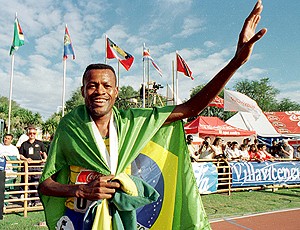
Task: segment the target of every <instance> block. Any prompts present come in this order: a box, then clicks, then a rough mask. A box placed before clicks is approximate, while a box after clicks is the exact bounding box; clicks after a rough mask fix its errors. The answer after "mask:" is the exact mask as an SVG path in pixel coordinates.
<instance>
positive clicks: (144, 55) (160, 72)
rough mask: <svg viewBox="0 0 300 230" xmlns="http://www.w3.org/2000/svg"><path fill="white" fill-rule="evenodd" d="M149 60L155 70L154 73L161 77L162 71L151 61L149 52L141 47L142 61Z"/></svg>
mask: <svg viewBox="0 0 300 230" xmlns="http://www.w3.org/2000/svg"><path fill="white" fill-rule="evenodd" d="M147 59H148V60H150V61H151V63H152V65H153V67H154V68H155V69H156V71H157V72H158V73H159V75H160V76H161V77H162V71H161V69H160V68H159V66H158V65H157V64H156V63H155V61H154V60H153V58H152V57H151V55H150V52H149V51H148V50H147V49H146V47H145V46H144V47H143V60H147Z"/></svg>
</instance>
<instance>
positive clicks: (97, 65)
mask: <svg viewBox="0 0 300 230" xmlns="http://www.w3.org/2000/svg"><path fill="white" fill-rule="evenodd" d="M92 69H109V70H111V71H112V72H113V74H114V76H115V80H116V83H117V78H116V72H115V70H114V68H113V67H112V66H110V65H107V64H103V63H95V64H90V65H88V66H87V67H86V69H85V71H84V73H83V76H82V85H84V79H85V78H86V77H87V72H88V71H89V70H92Z"/></svg>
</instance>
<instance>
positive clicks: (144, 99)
mask: <svg viewBox="0 0 300 230" xmlns="http://www.w3.org/2000/svg"><path fill="white" fill-rule="evenodd" d="M145 46H146V45H145V43H144V46H143V56H144V49H145ZM145 78H146V70H145V58H143V85H142V90H143V108H145V107H146V85H145Z"/></svg>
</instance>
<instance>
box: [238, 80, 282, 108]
mask: <svg viewBox="0 0 300 230" xmlns="http://www.w3.org/2000/svg"><path fill="white" fill-rule="evenodd" d="M233 88H234V90H235V91H238V92H240V93H242V94H245V95H247V96H248V97H250V98H251V99H253V100H254V101H256V103H257V105H258V106H259V107H260V108H261V109H262V111H275V110H276V104H277V100H276V96H277V95H278V94H279V90H278V89H276V88H274V87H273V86H272V85H271V84H270V79H269V78H267V77H265V78H262V79H260V80H257V81H255V80H252V81H249V80H247V79H244V80H241V81H239V82H237V83H236V84H235V85H234V86H233Z"/></svg>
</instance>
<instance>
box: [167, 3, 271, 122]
mask: <svg viewBox="0 0 300 230" xmlns="http://www.w3.org/2000/svg"><path fill="white" fill-rule="evenodd" d="M262 9H263V6H262V3H261V0H258V1H257V3H256V4H255V6H254V8H253V10H252V11H251V13H250V14H249V16H248V17H247V18H246V20H245V22H244V25H243V28H242V30H241V32H240V35H239V40H238V44H237V49H236V53H235V55H234V57H233V58H232V59H231V61H230V62H229V63H228V64H227V65H226V66H225V67H224V68H223V69H222V70H221V71H220V72H219V73H218V74H217V75H216V76H215V77H214V78H213V79H212V80H211V81H210V82H209V83H208V84H207V85H206V86H205V87H204V88H203V89H202V90H201V91H200V92H198V93H197V94H196V95H195V96H194V97H192V98H191V99H189V100H188V101H187V102H185V103H183V104H180V105H177V106H176V107H175V109H174V110H173V112H172V113H171V114H170V116H169V117H168V119H167V121H166V123H168V122H173V121H176V120H180V119H184V118H188V117H192V116H196V115H198V114H199V113H200V112H201V111H202V110H203V109H205V107H206V106H207V105H208V104H209V103H210V102H211V101H212V100H213V99H214V98H215V97H216V96H217V95H218V94H219V93H220V91H221V90H222V89H223V88H224V86H225V85H226V83H227V82H228V81H229V80H230V78H231V77H232V76H233V74H234V73H235V72H236V71H237V70H238V68H239V67H241V66H242V65H243V64H244V63H245V62H246V61H247V60H248V59H249V58H250V55H251V53H252V50H253V46H254V44H255V42H256V41H258V40H259V39H261V38H262V36H263V35H264V34H265V33H266V32H267V30H266V29H265V28H264V29H261V30H260V31H259V32H257V33H255V30H256V27H257V25H258V23H259V21H260V18H261V15H260V14H261V12H262Z"/></svg>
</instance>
